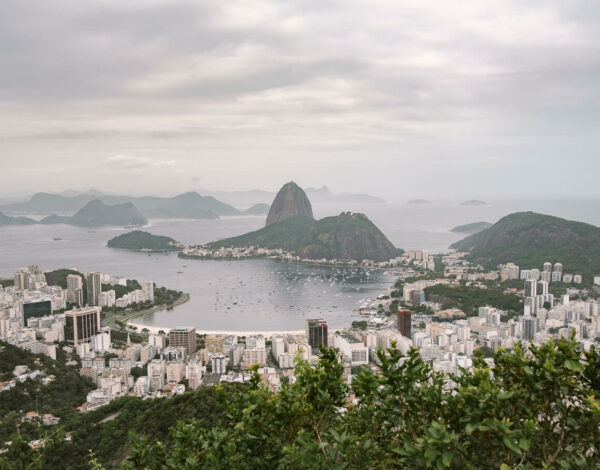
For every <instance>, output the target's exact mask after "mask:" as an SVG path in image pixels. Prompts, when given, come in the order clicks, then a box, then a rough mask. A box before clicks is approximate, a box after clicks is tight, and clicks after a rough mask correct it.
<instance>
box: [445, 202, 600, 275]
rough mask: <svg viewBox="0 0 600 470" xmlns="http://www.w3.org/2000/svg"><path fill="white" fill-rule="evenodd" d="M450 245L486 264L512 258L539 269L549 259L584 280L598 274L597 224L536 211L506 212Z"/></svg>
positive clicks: (599, 236)
mask: <svg viewBox="0 0 600 470" xmlns="http://www.w3.org/2000/svg"><path fill="white" fill-rule="evenodd" d="M451 248H454V249H456V250H458V251H468V252H469V255H468V258H469V259H470V260H472V261H473V262H476V263H480V264H482V265H484V266H487V267H494V266H497V265H499V264H504V263H508V262H513V263H516V264H517V265H519V266H520V267H521V268H540V269H541V267H542V265H543V263H545V262H546V261H548V262H550V263H557V262H560V263H562V264H563V267H564V271H565V272H569V273H573V274H575V273H582V274H583V276H584V282H591V281H592V278H593V276H594V275H598V274H600V228H598V227H596V226H594V225H590V224H586V223H583V222H575V221H572V220H566V219H561V218H559V217H553V216H550V215H544V214H538V213H535V212H517V213H514V214H510V215H507V216H506V217H503V218H502V219H500V220H499V221H498V222H496V223H495V224H494V225H492V226H491V227H490V228H488V229H485V230H483V231H481V232H479V233H476V234H474V235H471V236H469V237H467V238H465V239H463V240H460V241H458V242H456V243H454V244H453V245H452V246H451Z"/></svg>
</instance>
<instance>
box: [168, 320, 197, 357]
mask: <svg viewBox="0 0 600 470" xmlns="http://www.w3.org/2000/svg"><path fill="white" fill-rule="evenodd" d="M169 346H171V347H175V348H179V347H182V348H184V349H185V354H186V355H190V354H192V353H195V352H196V328H194V327H193V326H188V327H177V328H173V329H172V330H171V331H169Z"/></svg>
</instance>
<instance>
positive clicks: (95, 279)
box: [85, 273, 102, 307]
mask: <svg viewBox="0 0 600 470" xmlns="http://www.w3.org/2000/svg"><path fill="white" fill-rule="evenodd" d="M101 280H102V275H101V274H100V273H89V274H87V275H86V277H85V284H86V287H87V303H88V307H98V306H99V305H100V294H101V293H102V282H101Z"/></svg>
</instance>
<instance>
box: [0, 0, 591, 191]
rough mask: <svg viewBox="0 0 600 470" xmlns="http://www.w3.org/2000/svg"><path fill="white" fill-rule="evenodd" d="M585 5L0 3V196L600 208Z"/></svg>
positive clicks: (168, 0) (297, 0) (420, 0)
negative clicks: (268, 194)
mask: <svg viewBox="0 0 600 470" xmlns="http://www.w3.org/2000/svg"><path fill="white" fill-rule="evenodd" d="M599 144H600V2H596V1H581V2H580V1H568V2H567V1H563V0H560V1H549V0H545V1H536V2H532V1H524V0H518V1H514V2H512V1H502V2H500V1H497V2H487V1H482V0H474V1H465V0H461V1H458V2H448V1H441V0H440V1H436V2H429V1H425V0H415V1H399V0H392V1H377V0H370V1H364V0H357V1H337V2H330V1H327V0H314V1H313V0H308V1H304V0H292V1H281V0H276V1H260V0H259V1H251V2H248V1H235V0H226V1H214V0H213V1H210V2H202V1H197V0H194V1H189V2H188V1H175V0H165V1H160V0H152V1H140V0H136V1H135V2H129V1H123V0H115V1H81V0H73V1H66V0H52V1H48V0H42V1H23V0H14V1H13V0H2V1H1V2H0V155H1V157H0V158H1V163H2V165H1V168H0V193H3V194H7V193H15V192H21V191H27V192H32V191H37V190H47V191H62V190H65V189H88V188H92V187H93V188H97V189H100V190H105V191H113V192H119V193H132V194H133V193H136V194H137V193H155V194H175V193H178V192H181V191H184V190H189V189H198V188H206V189H210V190H236V189H252V188H260V189H268V190H275V189H277V188H278V187H279V186H281V184H283V183H284V182H286V181H289V180H292V179H293V180H295V181H296V182H298V183H299V184H301V185H303V186H305V187H306V186H321V185H327V186H329V187H330V188H331V189H332V190H334V191H336V192H342V191H351V192H368V193H371V194H376V195H379V196H383V197H387V198H390V199H396V198H397V199H403V198H413V197H428V198H431V197H440V196H450V197H456V198H463V197H465V198H466V197H469V198H480V199H486V198H487V199H490V198H492V197H493V198H498V197H502V196H504V197H511V196H543V197H549V196H586V197H587V196H600V184H599V183H598V180H599V176H600V155H599V152H598V148H599Z"/></svg>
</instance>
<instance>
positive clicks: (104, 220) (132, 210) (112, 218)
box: [0, 199, 148, 227]
mask: <svg viewBox="0 0 600 470" xmlns="http://www.w3.org/2000/svg"><path fill="white" fill-rule="evenodd" d="M147 222H148V221H147V219H146V218H145V217H144V216H143V215H142V214H140V212H139V211H138V210H137V208H136V207H135V206H134V205H133V204H132V203H131V202H126V203H123V204H117V205H114V206H107V205H105V204H104V203H103V202H102V201H100V200H98V199H94V200H93V201H90V202H88V203H87V204H86V205H85V206H83V207H82V208H81V209H80V210H78V211H77V212H76V213H75V214H74V215H72V216H64V215H56V214H52V215H49V216H47V217H44V218H43V219H42V220H40V221H39V222H37V221H35V220H33V219H30V218H28V217H10V216H6V215H4V214H3V213H1V212H0V226H2V225H32V224H43V225H53V224H68V225H76V226H78V227H102V226H106V225H117V226H127V225H131V226H138V225H144V224H146V223H147Z"/></svg>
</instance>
